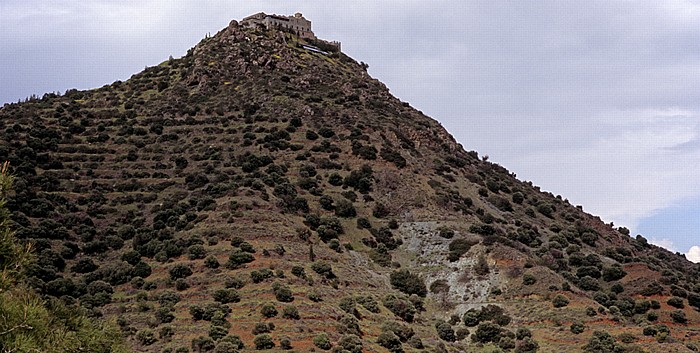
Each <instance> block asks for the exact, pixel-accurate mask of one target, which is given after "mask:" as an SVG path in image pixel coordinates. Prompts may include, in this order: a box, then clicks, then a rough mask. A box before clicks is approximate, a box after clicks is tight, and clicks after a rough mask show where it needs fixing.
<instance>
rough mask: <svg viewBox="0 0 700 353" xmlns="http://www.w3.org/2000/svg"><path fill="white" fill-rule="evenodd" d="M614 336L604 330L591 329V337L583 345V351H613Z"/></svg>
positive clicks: (592, 352)
mask: <svg viewBox="0 0 700 353" xmlns="http://www.w3.org/2000/svg"><path fill="white" fill-rule="evenodd" d="M615 346H616V345H615V338H613V337H612V336H611V335H610V334H609V333H607V332H604V331H593V337H591V339H590V340H589V341H588V344H586V345H585V346H583V350H584V352H591V353H600V352H614V351H615Z"/></svg>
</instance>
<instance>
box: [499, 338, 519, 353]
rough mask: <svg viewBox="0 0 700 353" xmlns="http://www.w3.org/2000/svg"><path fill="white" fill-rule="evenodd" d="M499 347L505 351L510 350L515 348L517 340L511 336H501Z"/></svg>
mask: <svg viewBox="0 0 700 353" xmlns="http://www.w3.org/2000/svg"><path fill="white" fill-rule="evenodd" d="M498 347H500V348H501V349H503V350H504V351H509V350H511V349H513V348H515V340H513V339H512V338H510V337H501V339H500V340H499V341H498Z"/></svg>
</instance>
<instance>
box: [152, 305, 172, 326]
mask: <svg viewBox="0 0 700 353" xmlns="http://www.w3.org/2000/svg"><path fill="white" fill-rule="evenodd" d="M154 315H155V318H156V320H157V321H158V322H159V323H162V324H163V323H169V322H172V321H173V320H175V315H174V314H173V313H172V311H170V308H167V307H166V308H158V309H157V310H156V312H155V313H154Z"/></svg>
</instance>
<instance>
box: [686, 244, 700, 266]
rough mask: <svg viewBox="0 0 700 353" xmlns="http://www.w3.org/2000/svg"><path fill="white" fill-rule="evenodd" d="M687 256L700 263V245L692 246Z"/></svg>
mask: <svg viewBox="0 0 700 353" xmlns="http://www.w3.org/2000/svg"><path fill="white" fill-rule="evenodd" d="M685 258H686V259H688V260H690V261H692V262H695V263H700V246H693V247H691V248H690V249H689V250H688V252H687V253H686V254H685Z"/></svg>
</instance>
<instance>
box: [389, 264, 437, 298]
mask: <svg viewBox="0 0 700 353" xmlns="http://www.w3.org/2000/svg"><path fill="white" fill-rule="evenodd" d="M390 281H391V285H392V287H394V288H396V289H398V290H399V291H401V292H403V293H406V294H409V295H411V294H416V295H418V296H421V297H425V296H426V294H427V293H428V290H427V289H426V288H425V283H423V280H422V279H421V278H420V277H418V275H415V274H412V273H411V272H409V271H408V270H406V269H402V270H398V271H394V272H393V273H392V274H391V275H390Z"/></svg>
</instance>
